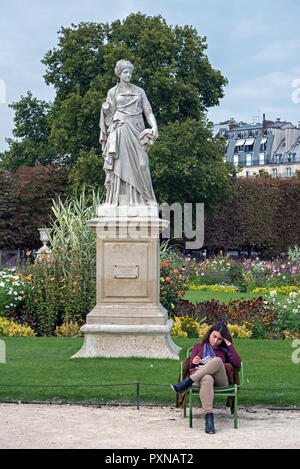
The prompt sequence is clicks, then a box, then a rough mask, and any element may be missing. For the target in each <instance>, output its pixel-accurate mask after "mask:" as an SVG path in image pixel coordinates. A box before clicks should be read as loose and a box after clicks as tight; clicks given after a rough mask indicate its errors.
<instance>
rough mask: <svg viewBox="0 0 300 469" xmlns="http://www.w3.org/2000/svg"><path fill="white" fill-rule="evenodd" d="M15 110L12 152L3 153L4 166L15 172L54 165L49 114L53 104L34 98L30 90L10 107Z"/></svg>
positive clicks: (11, 143) (54, 154)
mask: <svg viewBox="0 0 300 469" xmlns="http://www.w3.org/2000/svg"><path fill="white" fill-rule="evenodd" d="M9 107H10V108H12V109H13V110H14V111H15V116H14V123H15V128H14V130H13V137H14V138H8V139H7V142H8V144H9V147H10V148H9V150H7V151H5V152H4V153H2V154H1V156H0V160H2V162H1V167H2V168H4V169H10V170H13V171H15V170H16V169H18V168H20V167H23V166H34V165H36V164H42V165H47V164H51V163H53V162H55V159H56V157H57V153H56V150H55V149H54V147H53V146H52V145H51V143H49V135H50V127H49V124H48V113H49V110H50V107H51V106H50V104H49V103H47V102H46V101H43V100H39V99H37V98H34V97H33V96H32V93H31V92H30V91H28V92H27V95H26V96H21V99H20V101H18V102H15V103H12V104H10V105H9Z"/></svg>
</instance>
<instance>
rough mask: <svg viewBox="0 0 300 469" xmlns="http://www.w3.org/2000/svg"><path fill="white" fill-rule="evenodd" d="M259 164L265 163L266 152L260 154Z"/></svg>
mask: <svg viewBox="0 0 300 469" xmlns="http://www.w3.org/2000/svg"><path fill="white" fill-rule="evenodd" d="M259 164H265V154H264V153H260V154H259Z"/></svg>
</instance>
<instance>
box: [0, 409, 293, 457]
mask: <svg viewBox="0 0 300 469" xmlns="http://www.w3.org/2000/svg"><path fill="white" fill-rule="evenodd" d="M194 414H195V415H194V420H193V428H189V424H188V419H187V418H186V419H185V418H184V417H183V414H182V411H181V409H175V408H174V407H141V408H140V409H139V410H137V409H136V407H91V406H78V405H73V406H68V405H47V404H19V405H18V404H0V421H1V426H0V448H1V449H21V448H23V449H24V448H26V449H31V448H33V449H97V448H106V449H143V448H145V449H198V448H203V449H204V448H240V449H242V448H263V449H267V448H293V449H295V448H299V447H300V412H298V411H282V410H281V411H280V410H267V409H261V408H248V409H245V408H240V409H239V420H238V429H234V428H233V418H232V416H231V415H230V413H228V412H227V411H226V410H225V409H216V411H215V426H216V430H217V431H216V433H215V434H214V435H207V434H206V433H204V417H203V416H202V415H201V414H200V409H199V410H197V409H195V411H194Z"/></svg>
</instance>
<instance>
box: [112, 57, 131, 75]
mask: <svg viewBox="0 0 300 469" xmlns="http://www.w3.org/2000/svg"><path fill="white" fill-rule="evenodd" d="M125 68H129V69H130V70H131V73H132V72H133V65H132V63H131V62H129V60H124V59H122V60H118V62H117V63H116V66H115V74H116V75H117V77H119V76H120V75H121V73H122V72H123V70H124V69H125Z"/></svg>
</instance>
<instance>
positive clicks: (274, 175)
mask: <svg viewBox="0 0 300 469" xmlns="http://www.w3.org/2000/svg"><path fill="white" fill-rule="evenodd" d="M272 178H277V168H273V169H272Z"/></svg>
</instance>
